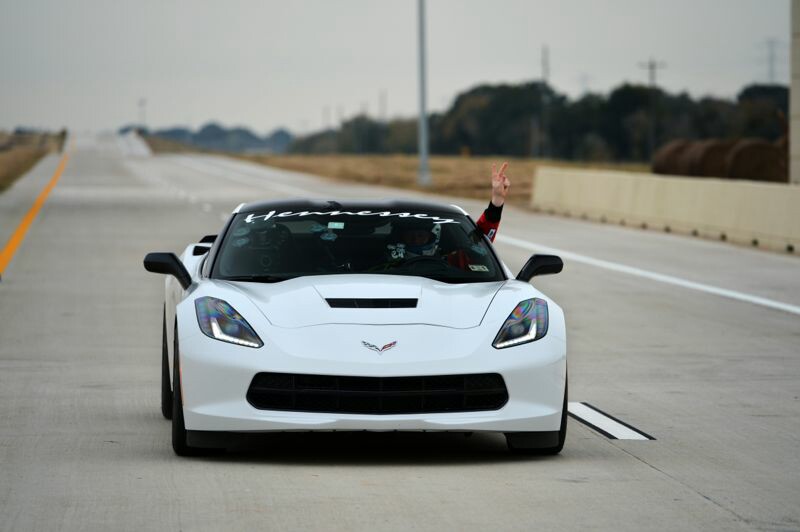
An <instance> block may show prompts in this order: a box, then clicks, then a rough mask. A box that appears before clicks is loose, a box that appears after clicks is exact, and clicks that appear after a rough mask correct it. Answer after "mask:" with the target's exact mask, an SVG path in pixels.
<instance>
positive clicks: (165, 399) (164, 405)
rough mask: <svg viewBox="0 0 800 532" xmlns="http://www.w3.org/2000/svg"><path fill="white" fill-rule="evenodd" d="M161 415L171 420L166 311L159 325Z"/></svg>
mask: <svg viewBox="0 0 800 532" xmlns="http://www.w3.org/2000/svg"><path fill="white" fill-rule="evenodd" d="M161 414H162V415H163V416H164V417H165V418H166V419H172V385H171V384H170V381H169V350H168V349H167V310H166V309H164V317H163V318H162V325H161Z"/></svg>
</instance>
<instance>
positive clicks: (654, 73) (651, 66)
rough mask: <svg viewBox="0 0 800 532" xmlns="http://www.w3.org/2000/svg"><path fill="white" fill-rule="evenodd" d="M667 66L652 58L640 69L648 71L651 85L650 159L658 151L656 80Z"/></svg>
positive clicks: (648, 147) (648, 141)
mask: <svg viewBox="0 0 800 532" xmlns="http://www.w3.org/2000/svg"><path fill="white" fill-rule="evenodd" d="M666 67H667V64H666V63H664V62H663V61H656V60H655V59H653V58H652V57H651V58H650V59H648V60H647V61H645V62H642V63H639V68H643V69H646V70H647V80H648V82H649V84H650V128H649V131H648V134H647V149H648V152H649V153H648V157H649V158H650V159H652V158H653V154H654V153H655V151H656V78H657V77H658V71H659V70H661V69H663V68H666Z"/></svg>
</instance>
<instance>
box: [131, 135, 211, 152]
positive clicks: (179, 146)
mask: <svg viewBox="0 0 800 532" xmlns="http://www.w3.org/2000/svg"><path fill="white" fill-rule="evenodd" d="M142 138H143V139H144V141H145V142H146V143H147V145H148V146H149V147H150V149H151V150H152V151H153V153H188V152H195V153H197V152H202V151H204V150H201V149H199V148H195V147H192V146H189V145H188V144H184V143H182V142H177V141H174V140H169V139H165V138H162V137H153V136H150V135H145V136H142Z"/></svg>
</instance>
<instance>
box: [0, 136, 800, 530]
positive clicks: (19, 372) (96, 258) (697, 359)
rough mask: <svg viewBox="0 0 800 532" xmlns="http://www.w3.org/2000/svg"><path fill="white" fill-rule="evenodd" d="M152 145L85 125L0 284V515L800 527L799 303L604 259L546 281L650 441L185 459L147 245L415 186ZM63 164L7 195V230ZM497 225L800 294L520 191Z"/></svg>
mask: <svg viewBox="0 0 800 532" xmlns="http://www.w3.org/2000/svg"><path fill="white" fill-rule="evenodd" d="M135 144H136V143H135V142H133V141H130V140H126V139H119V138H117V137H114V136H99V137H90V136H84V137H79V138H76V139H74V144H73V148H72V155H71V159H70V161H69V163H68V165H67V167H66V170H65V172H64V174H63V176H62V177H61V180H60V182H59V184H58V185H57V186H56V188H55V189H54V190H53V192H52V194H51V196H50V199H49V200H48V202H47V204H46V205H45V206H44V208H43V209H42V211H41V212H40V214H39V217H38V218H37V219H36V221H35V222H34V223H33V225H32V226H31V229H30V231H29V233H28V235H27V238H26V240H25V241H24V243H23V244H22V246H21V247H20V248H19V250H18V251H17V254H16V257H15V258H14V260H13V261H12V262H11V264H10V266H9V267H8V268H7V269H6V271H5V272H4V274H3V279H2V282H0V465H1V467H0V511H1V512H2V521H0V529H2V530H55V529H63V530H136V531H140V530H168V529H181V530H223V529H224V530H247V529H259V530H263V529H276V530H286V529H312V530H353V529H395V530H408V529H422V530H462V529H464V530H487V529H499V530H533V529H543V530H575V529H579V528H580V529H624V530H642V529H674V530H691V529H694V530H698V529H703V530H737V529H745V530H748V529H759V530H798V529H800V453H798V448H800V385H799V384H798V382H800V380H799V377H800V352H799V351H800V316H799V315H798V314H795V313H792V312H791V311H780V310H775V309H772V308H769V307H765V306H763V305H759V304H755V303H748V302H744V301H740V300H735V299H730V298H725V297H721V296H719V295H714V294H711V293H708V292H707V291H702V290H697V289H693V288H687V287H685V286H678V285H675V284H668V283H663V282H658V281H656V280H653V279H649V278H645V277H642V276H639V275H633V274H631V273H630V272H628V271H620V270H619V269H608V268H604V267H599V266H598V265H597V264H598V263H597V262H596V261H595V262H592V261H591V260H589V261H586V260H567V261H566V267H565V271H564V272H563V273H562V274H561V275H558V276H553V277H549V278H542V279H541V280H540V281H539V280H537V282H536V284H537V286H539V287H540V288H541V289H542V290H543V291H545V292H546V293H548V294H549V295H551V296H553V297H554V298H555V299H556V300H557V301H559V303H560V304H561V305H562V307H564V309H565V311H566V313H567V320H568V327H569V339H570V349H569V351H570V354H569V356H570V395H571V397H570V399H571V400H573V401H586V402H589V403H591V404H593V405H595V406H597V407H599V408H600V409H602V410H604V411H606V412H608V413H610V414H612V415H614V416H616V417H618V418H620V419H622V420H624V421H626V422H627V423H630V424H631V425H633V426H635V427H637V428H639V429H641V430H643V431H645V432H647V433H649V434H651V435H653V436H655V437H656V438H657V439H656V441H625V440H609V439H607V438H606V437H604V436H602V435H600V434H598V433H596V432H594V431H592V430H591V429H589V428H587V427H585V426H584V425H581V424H579V423H578V422H576V421H575V420H572V419H571V420H570V424H569V433H568V437H567V444H566V447H565V449H564V451H563V453H562V454H561V455H560V456H557V457H553V458H545V459H524V458H519V457H515V456H511V455H509V454H508V453H507V452H506V449H505V442H504V439H503V438H502V436H499V435H494V434H476V435H474V436H473V437H471V438H464V437H463V436H461V435H453V434H364V433H359V434H282V435H275V436H271V437H270V439H269V440H268V442H267V443H268V444H267V445H266V448H264V449H261V450H257V449H256V450H253V449H251V450H245V451H243V452H238V453H229V454H226V455H223V456H216V457H208V458H192V459H186V458H178V457H176V456H175V455H174V454H173V452H172V449H171V446H170V423H169V422H168V421H166V420H164V419H163V418H162V417H161V414H160V412H159V406H158V404H159V403H158V402H159V363H160V341H161V338H160V335H161V332H160V327H161V302H162V282H163V280H162V278H160V277H158V276H155V275H152V274H148V273H146V272H145V271H144V269H143V267H142V258H143V256H144V254H145V253H146V252H147V251H156V250H174V251H179V250H181V249H183V247H184V246H185V245H186V243H188V242H190V241H195V240H196V239H198V238H199V237H200V236H202V235H205V234H208V233H214V232H216V231H217V230H218V228H219V227H220V225H221V217H222V216H223V215H226V214H225V213H227V212H230V210H231V209H232V208H234V207H235V206H236V205H237V204H238V203H240V202H242V201H251V200H256V199H264V198H277V197H285V196H297V195H310V196H323V197H396V196H400V195H406V196H408V195H413V194H411V193H409V192H406V191H396V190H391V189H384V188H378V187H364V186H358V185H347V184H341V183H337V182H332V181H327V180H323V179H319V178H315V177H313V176H306V175H298V174H293V173H290V172H285V171H280V170H274V169H267V168H262V167H257V166H253V165H249V164H246V163H240V162H236V161H231V160H227V159H220V158H214V157H210V156H186V155H184V156H157V157H148V156H146V155H145V154H144V153H143V152H142V150H140V149H138V148H137V147H136V145H135ZM57 162H58V158H57V157H56V156H51V157H48V158H47V159H45V160H44V161H43V162H41V163H40V164H39V165H38V166H37V167H36V168H35V169H34V170H32V171H31V173H30V174H29V175H28V176H26V177H25V178H23V179H22V180H21V181H19V182H18V183H17V184H16V185H15V186H14V187H12V188H11V189H9V190H8V191H6V192H5V193H4V194H3V195H0V244H1V243H3V242H5V240H6V239H7V238H8V236H9V235H10V234H11V232H12V231H13V230H14V227H15V226H16V225H17V223H18V222H19V220H20V219H21V217H22V216H23V215H24V213H25V211H26V210H27V209H28V208H29V206H30V205H31V204H32V202H33V200H34V198H35V197H36V195H37V194H38V193H39V191H40V190H41V189H42V188H43V187H44V186H45V184H46V183H47V182H48V181H49V180H50V177H51V175H52V173H53V170H54V168H55V167H56V165H57ZM509 173H510V175H511V176H512V179H513V175H514V168H513V167H512V168H511V169H510V172H509ZM512 186H513V185H512ZM487 188H488V187H487ZM487 197H488V190H487ZM441 199H443V200H444V201H448V202H458V203H459V204H461V205H462V206H464V207H465V208H466V209H467V210H469V211H470V212H471V213H473V214H474V215H478V214H479V213H480V211H481V210H482V208H483V204H482V202H476V201H470V200H458V199H457V198H455V197H454V198H441ZM500 234H501V236H502V237H510V238H511V239H518V240H510V239H506V240H500V241H499V242H498V244H497V245H498V249H499V250H500V253H501V255H502V256H503V258H504V260H505V261H506V262H507V263H508V264H509V266H511V268H512V269H514V270H516V269H518V268H519V267H520V266H521V265H522V263H523V262H524V260H525V259H526V258H527V256H528V255H529V254H530V251H529V250H528V249H525V245H524V244H520V242H519V240H523V241H527V242H532V243H534V244H536V245H543V246H548V247H553V248H558V249H561V250H564V251H566V252H571V253H572V254H577V255H578V257H579V258H580V257H588V258H590V259H598V260H603V261H612V262H614V263H619V264H621V265H624V266H630V267H635V268H638V270H636V271H645V272H653V273H657V274H665V275H670V276H673V277H678V278H680V279H683V280H687V281H693V282H696V283H700V284H702V285H711V286H714V287H719V288H725V289H729V290H735V291H739V292H742V293H743V294H744V295H746V296H757V297H762V298H767V299H770V300H775V301H778V302H782V303H787V304H789V305H793V306H795V307H792V308H796V306H798V305H800V275H798V274H800V260H798V258H796V257H791V256H782V255H777V254H772V253H767V252H760V251H755V250H750V249H744V248H737V247H734V246H730V245H726V244H721V243H714V242H709V241H703V240H697V239H691V238H685V237H679V236H674V235H666V234H659V233H654V232H644V231H639V230H635V229H626V228H620V227H611V226H604V225H597V224H592V223H587V222H581V221H576V220H569V219H564V218H556V217H547V216H540V215H535V214H531V213H529V212H526V211H524V210H521V209H514V208H508V209H507V210H506V212H505V214H504V219H503V223H502V225H501V229H500ZM600 264H604V263H600Z"/></svg>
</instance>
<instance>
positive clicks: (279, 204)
mask: <svg viewBox="0 0 800 532" xmlns="http://www.w3.org/2000/svg"><path fill="white" fill-rule="evenodd" d="M272 210H275V211H332V210H336V211H350V212H358V211H400V212H405V211H435V212H440V213H451V214H464V210H463V209H461V208H460V207H457V206H455V205H447V204H444V203H437V202H433V201H416V200H343V199H339V200H335V199H313V200H311V199H287V200H279V201H256V202H253V203H246V204H244V205H242V206H240V207H239V208H238V209H237V210H236V212H238V213H260V212H264V211H272Z"/></svg>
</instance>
